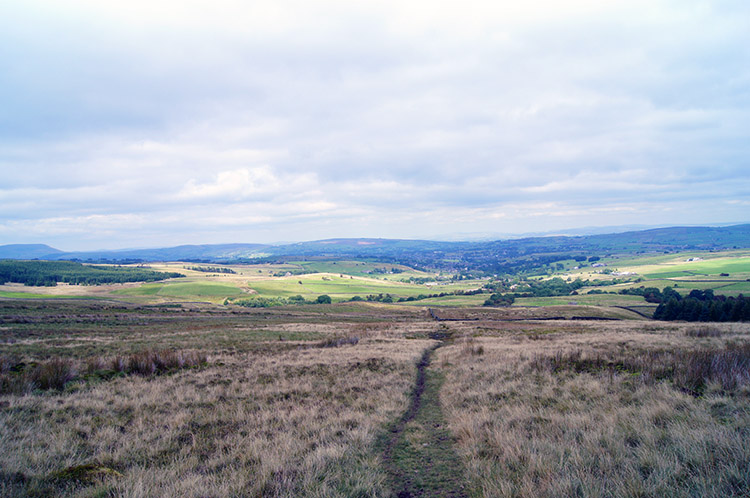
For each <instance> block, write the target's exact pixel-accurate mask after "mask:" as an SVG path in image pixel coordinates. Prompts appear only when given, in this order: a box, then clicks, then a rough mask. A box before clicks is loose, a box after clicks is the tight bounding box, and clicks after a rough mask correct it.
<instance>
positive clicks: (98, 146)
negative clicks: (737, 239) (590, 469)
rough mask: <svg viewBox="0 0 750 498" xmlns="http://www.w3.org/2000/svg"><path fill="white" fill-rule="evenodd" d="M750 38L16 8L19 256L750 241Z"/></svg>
mask: <svg viewBox="0 0 750 498" xmlns="http://www.w3.org/2000/svg"><path fill="white" fill-rule="evenodd" d="M749 19H750V5H749V4H747V3H746V2H740V1H726V2H721V3H710V2H703V1H698V0H682V1H677V0H657V1H645V0H635V1H628V2H626V1H624V0H617V1H613V2H594V1H593V0H573V1H570V2H565V3H564V4H562V3H560V2H552V1H546V2H534V3H527V4H523V3H519V2H508V1H500V2H494V3H488V2H486V1H480V0H469V1H468V2H466V1H464V2H460V3H458V2H442V3H439V4H436V3H435V2H429V3H428V2H426V1H414V2H396V1H390V0H386V1H380V2H374V1H373V2H370V1H365V2H345V1H328V0H324V1H321V2H301V1H291V0H281V1H278V2H250V3H248V2H241V1H239V0H220V1H217V2H212V3H210V4H209V3H206V2H176V1H170V0H167V1H163V2H146V1H145V0H134V1H133V2H129V3H128V4H127V5H124V4H123V5H122V6H120V5H115V4H111V3H106V2H105V3H102V2H94V1H90V0H76V1H72V2H65V4H53V3H49V2H44V1H41V0H28V1H25V2H6V3H4V4H2V5H0V46H1V47H3V48H2V49H0V92H1V93H2V95H6V96H13V98H12V99H11V98H8V99H5V101H4V102H3V105H2V106H0V170H1V171H2V175H1V177H0V213H3V214H2V215H0V226H2V227H4V229H3V231H2V232H0V233H2V234H3V240H0V243H2V242H5V241H7V242H11V241H12V242H23V241H24V240H26V238H27V237H30V236H32V235H33V234H36V235H33V236H34V237H37V236H38V237H40V238H42V239H43V238H44V234H45V228H44V227H52V226H53V225H54V222H49V223H48V222H46V221H43V220H64V221H60V225H61V226H67V227H70V228H71V230H72V229H74V228H75V226H79V227H80V230H81V231H85V230H88V229H92V230H94V232H92V234H91V239H90V240H91V241H95V240H97V235H96V233H97V231H99V230H100V229H99V228H98V227H99V225H96V224H92V222H91V221H90V220H92V219H99V218H96V217H97V216H101V217H105V218H102V219H111V220H134V219H138V220H143V221H138V222H137V223H136V222H133V223H128V222H123V223H120V222H113V225H112V226H117V227H119V229H120V230H121V232H118V231H117V230H114V231H112V230H106V231H104V229H101V230H103V231H102V232H101V233H102V235H101V236H100V237H99V239H98V240H99V241H100V243H101V244H112V245H115V246H117V245H122V244H128V245H133V244H132V243H131V241H132V240H133V239H138V238H139V237H143V238H144V240H147V241H151V242H153V243H158V244H161V243H162V242H165V241H166V242H172V241H186V242H188V241H191V242H205V241H207V240H206V239H211V240H215V239H216V238H221V239H222V240H225V241H231V240H247V241H273V240H295V239H302V238H307V237H313V238H317V236H318V235H320V234H323V233H325V234H329V235H331V236H346V235H349V234H359V235H369V236H399V237H408V236H414V235H417V234H421V235H420V236H428V235H430V234H431V233H440V232H445V231H466V230H471V231H479V230H488V229H492V230H494V231H501V232H509V231H513V230H519V229H520V230H523V231H533V230H537V229H540V230H541V227H542V226H548V225H552V223H551V222H549V223H548V222H547V221H546V219H547V218H549V219H554V225H555V226H551V228H555V227H557V228H567V227H573V226H580V225H585V226H590V225H596V224H601V222H600V221H599V220H600V219H601V217H602V216H607V217H610V218H612V219H608V220H606V222H605V224H607V225H612V224H613V223H614V218H616V222H618V223H619V222H621V223H624V224H633V223H643V218H644V217H648V218H649V222H651V221H652V220H651V218H652V215H651V214H650V213H651V212H652V211H650V210H653V209H659V210H660V212H661V213H664V215H663V216H662V215H660V216H662V217H661V219H663V222H664V223H684V220H686V219H688V218H689V216H690V215H691V214H692V215H693V216H694V217H696V220H697V219H698V218H700V222H724V221H735V220H737V221H741V220H746V215H745V214H744V211H743V210H742V207H743V206H742V204H741V202H742V201H743V199H745V198H747V197H748V196H749V194H750V174H748V171H750V170H749V169H748V163H747V158H748V157H750V141H748V140H747V138H748V137H747V130H748V129H750V92H749V91H748V82H750V69H748V68H750V52H748V50H747V49H745V47H747V46H750V34H749V33H750V21H748V20H749ZM544 206H551V207H549V208H544ZM683 211H686V212H687V214H683ZM696 213H698V214H696ZM130 216H133V217H134V218H129V217H130ZM106 217H110V218H106ZM118 217H120V218H118ZM141 217H143V218H141ZM697 222H698V221H697ZM23 224H25V225H26V226H34V227H38V229H36V231H29V230H23V229H22V228H21V227H22V225H23ZM105 224H106V223H105ZM545 224H546V225H545ZM211 227H225V230H224V231H221V230H219V229H218V228H217V229H213V228H211ZM451 227H452V228H451ZM47 233H48V235H49V237H50V240H47V242H54V241H55V240H59V241H61V242H62V243H71V244H74V243H75V240H74V239H72V238H71V239H63V238H60V237H62V235H61V234H60V233H59V232H56V231H54V230H53V229H52V228H49V229H48V232H47ZM118 234H121V235H118ZM160 234H161V235H160ZM261 239H262V240H261ZM65 240H67V242H65Z"/></svg>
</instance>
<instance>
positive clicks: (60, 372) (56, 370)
mask: <svg viewBox="0 0 750 498" xmlns="http://www.w3.org/2000/svg"><path fill="white" fill-rule="evenodd" d="M77 376H78V369H77V368H76V366H75V365H74V364H73V362H72V361H71V360H64V359H62V358H54V359H52V360H50V361H48V362H46V363H42V364H40V365H36V366H35V367H33V368H32V369H31V371H30V372H29V373H28V380H29V381H30V382H31V384H32V385H33V386H34V387H36V388H38V389H43V390H45V391H46V390H48V389H58V390H62V388H64V387H65V384H67V383H68V382H70V381H71V380H73V379H75V378H76V377H77Z"/></svg>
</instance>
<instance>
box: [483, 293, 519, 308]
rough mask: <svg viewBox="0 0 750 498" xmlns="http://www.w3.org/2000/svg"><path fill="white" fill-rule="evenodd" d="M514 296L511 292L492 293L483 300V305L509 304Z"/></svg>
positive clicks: (512, 301) (513, 299)
mask: <svg viewBox="0 0 750 498" xmlns="http://www.w3.org/2000/svg"><path fill="white" fill-rule="evenodd" d="M515 300H516V298H515V297H513V294H499V293H495V294H492V295H491V296H490V297H488V298H487V299H486V300H485V301H484V305H483V306H510V305H511V304H513V303H514V302H515Z"/></svg>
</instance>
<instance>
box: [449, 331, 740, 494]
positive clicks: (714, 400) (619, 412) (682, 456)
mask: <svg viewBox="0 0 750 498" xmlns="http://www.w3.org/2000/svg"><path fill="white" fill-rule="evenodd" d="M731 335H732V341H728V340H725V339H723V338H718V339H712V341H713V342H712V343H711V346H710V347H708V346H705V347H704V348H703V349H699V350H696V349H695V347H696V345H695V342H694V340H693V339H692V338H690V337H688V336H686V334H685V327H678V328H675V329H674V330H667V329H660V331H659V333H651V332H645V331H643V330H641V329H640V328H639V325H638V324H632V325H631V324H626V323H618V324H606V325H601V324H596V325H595V326H592V327H591V328H589V326H588V325H583V326H581V327H580V328H578V327H572V326H571V328H570V331H569V332H566V331H564V330H559V331H558V332H557V333H556V334H554V335H553V336H550V337H549V339H548V340H545V341H534V340H530V339H529V338H528V337H527V332H524V333H523V334H511V333H509V334H507V335H506V336H500V335H499V336H493V337H477V338H476V339H475V341H476V345H480V344H481V345H482V346H483V347H484V351H485V352H484V354H483V355H481V356H477V355H471V354H467V353H466V350H467V347H466V345H465V344H462V343H461V342H459V341H457V342H456V343H455V344H452V345H448V346H445V347H443V348H440V349H439V350H438V352H437V355H438V359H437V363H438V364H440V365H443V366H444V372H445V384H444V385H443V389H442V390H441V401H442V404H443V407H444V413H445V416H446V419H447V423H448V426H449V428H450V430H451V432H452V433H453V435H454V437H455V438H456V446H457V451H458V453H459V456H460V457H461V458H462V460H463V462H464V465H465V467H466V468H467V471H468V474H469V477H470V481H471V482H472V483H473V485H472V489H471V493H470V494H471V495H472V496H493V497H521V498H524V497H528V498H531V497H534V498H537V497H539V498H547V497H557V496H674V497H686V498H687V497H690V496H706V497H730V496H734V497H740V496H743V497H744V496H747V495H748V492H749V491H750V474H748V472H747V469H748V468H750V446H748V445H747V438H748V437H750V433H749V432H748V427H750V410H748V406H749V405H750V383H749V382H748V377H747V372H748V363H747V361H748V357H749V356H750V355H749V353H750V347H748V346H747V343H748V342H749V341H748V340H750V326H743V327H742V328H740V327H736V328H735V329H733V333H732V334H731ZM739 341H743V342H744V345H743V344H739V343H738V342H739ZM476 345H474V346H473V347H476ZM679 386H686V387H687V388H688V389H684V388H676V387H679ZM693 391H700V392H701V395H700V396H695V395H694V394H695V392H693Z"/></svg>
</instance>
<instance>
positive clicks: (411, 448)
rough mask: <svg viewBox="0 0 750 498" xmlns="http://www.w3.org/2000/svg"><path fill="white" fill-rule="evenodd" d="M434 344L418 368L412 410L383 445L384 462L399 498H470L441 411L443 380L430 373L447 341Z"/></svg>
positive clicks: (440, 337) (438, 335) (437, 372)
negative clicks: (437, 355) (436, 356)
mask: <svg viewBox="0 0 750 498" xmlns="http://www.w3.org/2000/svg"><path fill="white" fill-rule="evenodd" d="M433 338H435V339H438V340H440V343H438V344H437V345H435V346H433V347H431V348H429V349H427V350H426V351H425V352H424V354H423V355H422V358H421V360H420V361H419V363H418V364H417V380H416V383H415V386H414V390H413V391H412V395H411V402H410V404H409V407H408V409H407V410H406V412H405V413H404V414H403V415H402V416H401V418H400V419H399V420H398V421H396V422H395V423H394V424H393V426H391V428H390V431H389V432H388V433H387V434H386V436H385V438H384V441H383V443H382V444H383V447H384V449H383V460H384V462H385V466H386V468H387V470H388V473H389V474H390V477H391V485H392V487H393V490H394V491H395V495H396V496H398V497H399V498H414V497H449V498H461V497H466V496H468V494H467V492H466V491H465V489H466V481H465V475H466V474H465V472H464V469H463V467H462V466H461V464H460V460H459V458H458V456H457V455H456V453H455V451H454V450H453V436H452V435H451V433H450V432H449V431H448V429H447V427H446V424H445V419H444V418H443V412H442V409H441V407H440V387H441V385H442V384H443V374H442V372H441V371H440V370H439V369H436V368H432V367H430V361H431V359H432V355H433V353H434V352H435V350H436V349H438V348H439V347H441V346H442V345H443V344H444V343H445V342H444V341H445V339H446V335H445V334H444V333H436V334H434V336H433Z"/></svg>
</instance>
